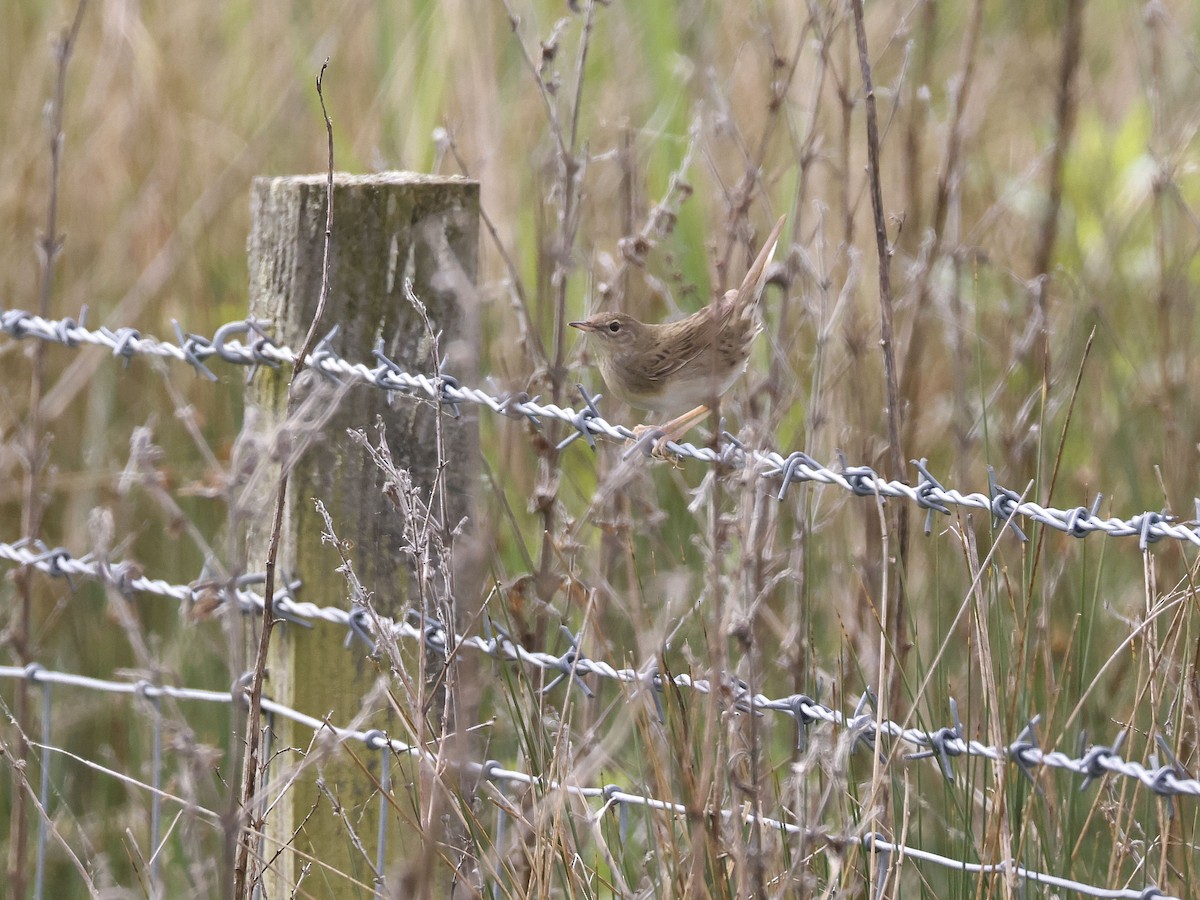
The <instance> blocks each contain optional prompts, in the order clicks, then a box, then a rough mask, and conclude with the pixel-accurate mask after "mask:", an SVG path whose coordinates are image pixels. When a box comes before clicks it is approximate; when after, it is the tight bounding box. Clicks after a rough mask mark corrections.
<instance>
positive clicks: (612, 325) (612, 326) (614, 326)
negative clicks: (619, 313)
mask: <svg viewBox="0 0 1200 900" xmlns="http://www.w3.org/2000/svg"><path fill="white" fill-rule="evenodd" d="M608 330H609V331H611V332H612V333H613V334H616V333H617V332H618V331H620V330H621V323H620V322H615V321H614V322H609V323H608Z"/></svg>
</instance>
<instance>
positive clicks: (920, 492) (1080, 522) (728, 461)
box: [0, 307, 1200, 551]
mask: <svg viewBox="0 0 1200 900" xmlns="http://www.w3.org/2000/svg"><path fill="white" fill-rule="evenodd" d="M86 313H87V310H86V307H85V308H84V310H83V311H82V312H81V313H80V316H79V319H74V318H70V317H68V318H63V319H46V318H43V317H41V316H36V315H33V314H31V313H28V312H25V311H24V310H19V309H10V310H4V309H0V332H3V333H5V334H7V335H9V336H11V337H13V338H16V339H24V338H34V339H37V340H42V341H48V342H51V343H57V344H62V345H63V346H65V347H80V346H83V345H93V346H98V347H104V348H106V349H108V350H110V351H111V352H112V353H113V354H114V355H115V356H119V357H122V358H124V359H125V360H126V361H128V360H129V359H131V358H132V357H134V356H138V355H146V356H154V357H159V358H162V359H171V360H176V361H178V362H184V363H187V364H188V365H190V366H191V367H192V368H193V369H194V370H195V371H196V373H197V374H198V375H200V376H201V377H204V378H206V379H208V380H211V381H216V380H217V376H216V374H215V373H214V372H213V371H212V370H211V369H209V368H208V366H207V365H206V364H205V363H206V361H208V360H212V359H213V358H216V359H220V360H222V361H224V362H226V363H230V364H233V365H240V366H248V367H250V368H251V375H253V372H254V371H255V370H256V369H257V367H259V366H269V367H272V368H274V367H277V366H281V365H292V364H293V363H294V361H295V358H296V353H295V351H294V350H292V349H291V348H289V347H286V346H283V345H280V344H277V343H276V342H275V341H274V340H273V339H272V338H271V336H270V334H269V333H268V332H267V331H266V324H267V323H265V322H259V321H257V320H254V319H244V320H239V321H233V322H227V323H225V324H224V325H222V326H220V327H219V328H218V329H217V330H216V331H215V332H214V333H213V337H212V338H211V339H209V338H206V337H203V336H201V335H196V334H190V333H189V334H185V333H184V331H183V329H182V328H181V327H180V325H179V323H178V322H173V325H174V328H175V334H176V339H177V341H178V343H170V342H168V341H161V340H158V339H157V338H154V337H149V336H145V335H142V334H141V332H139V331H138V330H137V329H134V328H128V327H123V328H117V329H110V328H106V327H104V326H101V327H100V328H95V329H93V328H88V327H87V326H86V324H85V320H86V318H87V316H86ZM337 332H338V327H337V326H334V328H333V330H332V331H330V332H329V334H327V335H326V336H325V337H324V338H322V339H321V340H320V341H319V342H318V343H317V345H316V347H315V348H314V349H313V351H312V353H310V354H309V356H308V358H307V360H306V364H307V365H308V366H309V367H310V368H312V369H314V370H315V371H317V372H319V373H321V374H323V375H325V376H326V377H328V378H331V379H335V380H341V379H351V380H354V381H358V382H361V383H363V384H368V385H372V386H374V387H376V388H379V389H381V390H385V391H387V392H389V393H391V394H402V395H408V396H413V397H421V398H424V399H426V400H430V401H433V402H436V403H440V404H443V405H446V406H448V407H449V408H450V410H451V412H452V413H453V414H454V415H458V413H459V410H458V404H460V403H471V404H475V405H477V406H480V407H484V408H486V409H489V410H491V411H492V412H494V413H498V414H500V415H508V416H514V417H523V418H525V419H527V420H528V421H530V422H531V423H533V424H534V425H535V426H538V427H541V424H542V421H541V420H542V419H547V418H550V419H558V420H559V421H562V422H565V423H567V424H568V425H570V426H571V427H572V428H574V429H575V431H574V433H572V434H570V435H568V436H567V437H566V438H565V439H564V440H563V441H562V442H561V443H560V444H559V447H560V448H562V447H565V446H566V445H567V444H569V443H571V442H572V441H574V440H576V439H578V438H581V437H582V438H584V439H585V440H587V442H588V443H589V444H591V445H592V446H593V447H594V446H595V443H594V439H595V438H596V437H598V436H599V437H606V438H610V439H612V440H616V441H633V442H634V445H633V447H631V448H630V450H629V451H627V452H628V453H634V452H638V451H641V452H644V453H647V454H649V453H650V452H651V450H652V449H653V448H654V446H655V444H656V442H658V441H659V439H660V438H662V437H663V433H662V431H661V430H656V429H648V430H645V431H643V432H641V433H637V432H635V431H634V430H633V429H631V428H629V427H628V426H625V425H619V424H613V423H611V422H609V421H608V420H606V419H604V418H603V417H602V416H601V415H600V411H599V409H598V407H597V406H596V401H598V400H599V399H600V396H596V397H592V396H590V395H589V394H588V393H587V392H586V391H585V390H584V389H583V387H582V386H580V388H579V389H580V393H581V396H582V398H583V401H584V408H583V409H580V410H576V409H572V408H570V407H561V406H557V405H555V404H542V403H540V402H539V398H538V397H530V396H529V395H528V394H527V393H524V392H522V393H514V394H508V395H506V396H496V395H493V394H490V393H488V392H487V391H484V390H481V389H479V388H473V387H467V386H464V385H461V384H460V383H459V382H458V381H457V380H456V379H455V378H453V377H452V376H450V375H447V374H444V373H440V374H435V375H432V376H431V375H425V374H420V373H416V374H414V373H411V372H406V371H404V370H403V369H402V368H401V367H400V366H399V365H398V364H397V363H395V362H393V361H392V360H391V359H389V358H388V357H387V356H386V355H385V354H384V351H383V344H382V341H381V342H380V343H379V344H378V345H377V346H376V348H375V350H374V354H373V355H374V358H375V361H376V364H375V365H373V366H369V365H367V364H365V363H362V362H352V361H350V360H348V359H345V358H343V357H342V356H341V355H339V354H338V353H337V352H336V351H335V350H334V349H333V341H334V339H335V338H336V336H337ZM243 337H244V338H246V341H247V342H246V343H243V342H242V341H241V340H239V338H243ZM666 448H667V449H668V450H670V451H671V452H672V453H675V454H676V455H678V456H680V457H684V458H689V459H694V460H697V461H699V462H702V463H708V464H715V463H720V464H722V465H729V466H734V467H749V468H750V469H751V470H752V471H755V472H756V473H757V474H758V475H759V476H760V477H762V478H766V479H770V480H776V481H778V482H780V486H779V492H778V497H779V499H780V500H782V499H783V498H784V496H785V495H786V492H787V489H788V487H789V486H790V485H792V484H799V483H812V484H823V485H834V486H836V487H840V488H842V489H843V490H846V491H849V492H850V493H853V494H856V495H858V496H878V497H884V498H889V497H890V498H896V499H903V500H908V501H911V502H913V503H916V504H917V505H918V506H920V507H921V508H922V509H924V510H926V512H927V515H926V520H925V533H926V534H929V533H930V532H931V531H932V528H933V514H934V513H935V512H936V513H942V514H945V515H949V514H950V508H951V507H961V508H966V509H977V510H982V511H986V512H987V513H989V514H990V515H991V516H992V517H993V520H994V521H995V522H996V523H997V524H998V525H1000V524H1003V523H1005V522H1007V523H1008V526H1009V528H1011V529H1012V531H1013V533H1014V534H1015V535H1016V536H1017V537H1018V538H1020V539H1021V540H1026V536H1025V533H1024V532H1023V531H1022V530H1021V528H1020V527H1019V526H1018V525H1017V523H1016V521H1012V520H1014V519H1022V520H1024V521H1026V522H1035V523H1039V524H1042V525H1045V526H1047V527H1049V528H1052V529H1054V530H1055V531H1059V532H1062V533H1063V534H1068V535H1070V536H1072V537H1077V538H1084V537H1087V536H1088V535H1089V534H1093V533H1096V532H1100V533H1103V534H1107V535H1109V536H1111V537H1137V539H1138V546H1139V548H1140V549H1141V550H1143V551H1145V550H1146V549H1147V548H1148V547H1149V546H1150V545H1151V544H1153V543H1155V542H1156V541H1159V540H1161V539H1163V538H1173V539H1175V540H1181V541H1187V542H1189V543H1191V544H1193V545H1195V546H1198V547H1200V521H1198V520H1200V500H1198V501H1197V510H1196V517H1195V518H1194V519H1192V520H1189V521H1179V520H1178V519H1177V517H1175V516H1172V515H1168V514H1166V513H1161V512H1152V511H1146V512H1142V513H1138V514H1137V515H1135V516H1131V517H1130V518H1127V519H1121V518H1116V517H1103V516H1101V515H1100V505H1101V503H1102V501H1103V495H1097V496H1096V499H1095V501H1094V502H1093V504H1092V505H1091V507H1087V506H1078V507H1074V508H1072V509H1058V508H1055V507H1047V506H1042V505H1041V504H1038V503H1035V502H1033V501H1031V500H1022V498H1021V495H1020V494H1019V493H1017V492H1016V491H1013V490H1010V489H1009V488H1006V487H1003V486H1002V485H1000V484H999V483H997V481H996V478H995V475H994V473H993V472H992V471H991V470H990V469H989V472H988V481H989V493H987V494H982V493H978V492H968V493H963V492H962V491H959V490H955V489H952V488H946V487H945V486H943V485H942V484H941V482H939V481H938V480H937V479H936V478H935V477H934V476H933V475H932V474H931V473H930V471H929V469H928V467H927V466H926V460H924V459H921V460H912V461H911V462H912V465H913V467H914V468H915V469H916V471H917V473H918V475H919V476H920V479H919V480H918V482H917V483H916V484H915V485H910V484H908V483H906V482H903V481H899V480H893V481H889V480H887V479H886V478H884V477H883V476H881V475H880V474H879V473H877V472H876V471H875V470H874V469H872V468H871V467H870V466H851V465H847V464H846V463H845V461H844V460H841V461H840V465H839V467H838V468H837V469H832V468H829V467H827V466H824V465H822V464H821V463H819V462H817V461H816V460H815V459H813V458H812V457H811V456H809V455H808V454H807V453H804V452H801V451H796V452H793V453H790V454H788V455H786V456H785V455H783V454H782V453H780V452H778V451H775V450H756V449H751V448H748V447H747V446H746V445H745V444H743V443H742V442H741V441H740V440H738V439H737V438H736V437H734V436H733V435H731V434H729V433H728V432H726V433H724V434H723V446H722V447H721V448H720V449H713V448H711V447H697V446H695V445H694V444H691V443H686V442H684V443H680V442H677V441H669V442H667V443H666Z"/></svg>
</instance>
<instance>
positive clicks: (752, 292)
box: [570, 217, 786, 452]
mask: <svg viewBox="0 0 1200 900" xmlns="http://www.w3.org/2000/svg"><path fill="white" fill-rule="evenodd" d="M785 219H786V217H783V218H780V220H779V221H778V222H776V223H775V227H774V228H773V229H772V230H771V234H770V236H769V237H768V238H767V242H766V244H765V245H764V246H763V248H762V251H761V252H760V253H759V254H758V258H757V259H756V260H754V265H752V266H751V267H750V271H748V272H747V273H746V277H745V279H744V280H743V281H742V286H741V287H740V288H738V289H737V290H736V291H733V290H731V291H727V292H726V293H725V296H724V297H721V298H720V299H719V300H717V301H715V302H713V303H710V304H709V305H708V306H706V307H704V309H702V310H700V311H699V312H696V313H693V314H692V315H690V316H688V317H687V318H686V319H680V320H679V321H678V322H668V323H666V324H664V325H650V324H646V323H644V322H639V321H638V320H637V319H635V318H633V316H628V315H625V314H624V313H617V312H608V313H598V314H597V315H594V316H592V317H591V318H589V319H585V320H584V321H582V322H571V323H570V324H571V327H573V328H578V329H579V330H580V331H582V332H583V333H584V334H585V335H587V337H588V338H589V343H590V346H591V348H592V350H593V351H594V353H595V355H596V363H597V365H598V366H599V367H600V374H601V375H603V376H604V382H605V384H607V385H608V387H609V390H611V391H612V392H613V393H614V394H616V395H617V397H619V398H620V399H621V400H624V401H625V402H626V403H628V404H629V405H630V406H636V407H640V408H642V409H648V410H650V411H651V412H654V413H658V414H660V415H664V416H665V415H677V416H678V417H677V418H675V419H673V420H671V421H670V422H668V423H667V424H666V425H663V426H662V431H663V432H664V433H665V436H664V437H663V438H661V439H660V440H659V441H658V446H657V447H656V452H658V451H659V450H661V448H662V447H663V446H664V445H665V444H666V442H667V441H670V440H675V438H677V437H680V436H682V435H683V434H684V433H685V432H686V431H687V430H688V429H690V428H691V427H692V426H693V425H695V424H696V423H697V422H698V421H699V420H700V419H701V418H703V417H704V415H705V414H706V413H707V412H708V411H709V409H710V408H711V407H712V406H713V405H714V404H715V403H716V401H717V399H718V398H719V397H720V396H721V395H722V394H724V393H725V392H726V391H727V390H729V388H730V386H732V384H733V383H734V382H735V381H736V380H737V378H738V376H739V375H741V374H742V372H744V371H745V369H746V363H747V362H748V361H749V359H750V348H751V346H752V345H753V343H754V338H755V337H757V336H758V333H759V332H760V331H761V330H762V323H761V321H760V320H759V315H758V299H759V297H761V296H762V292H763V287H764V286H765V285H766V281H767V278H766V275H767V265H768V264H769V263H770V261H771V257H772V256H774V255H775V246H776V244H778V243H779V235H780V234H781V233H782V231H783V223H784V221H785ZM681 410H690V411H689V412H686V413H683V414H682V415H678V413H679V412H680V411H681Z"/></svg>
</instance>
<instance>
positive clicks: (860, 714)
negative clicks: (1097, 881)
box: [0, 541, 1200, 797]
mask: <svg viewBox="0 0 1200 900" xmlns="http://www.w3.org/2000/svg"><path fill="white" fill-rule="evenodd" d="M0 559H4V560H8V561H10V562H14V563H17V564H19V565H26V566H32V567H33V568H36V569H38V570H39V571H42V572H44V573H46V574H48V575H53V576H57V577H62V578H67V579H70V577H71V576H78V577H83V578H89V579H96V580H99V581H101V582H104V583H105V584H108V585H110V586H112V587H114V588H116V589H118V590H121V591H124V592H126V593H128V592H129V591H145V592H149V593H154V594H158V595H161V596H166V597H171V598H174V599H176V600H179V601H180V602H181V603H183V604H184V605H185V606H186V605H188V604H191V603H194V602H195V601H196V599H197V596H198V594H201V595H203V594H207V593H210V592H212V593H216V594H217V595H218V596H220V597H225V598H231V599H232V602H234V603H236V604H237V607H238V609H240V610H241V611H243V612H261V611H262V606H263V599H262V595H261V594H257V593H255V592H254V591H251V590H247V589H246V587H245V585H246V584H253V583H257V582H261V581H262V576H261V575H247V576H243V577H241V578H238V579H234V581H233V583H232V584H220V583H217V582H213V581H206V582H199V583H198V584H200V587H199V588H197V587H196V584H193V585H177V584H170V583H169V582H166V581H162V580H160V579H154V578H146V577H145V576H143V575H140V574H139V575H134V574H133V573H134V572H136V571H138V569H137V567H136V566H135V565H134V564H132V563H128V562H123V563H100V562H97V561H95V560H92V559H90V558H89V557H88V556H85V557H82V558H79V559H76V558H75V557H73V556H72V555H71V554H70V553H69V552H68V551H67V550H65V549H63V548H61V547H58V548H54V549H46V548H45V547H43V546H42V545H40V543H38V542H30V541H18V542H17V543H16V544H8V543H4V542H0ZM299 587H300V585H299V582H296V581H290V582H287V583H286V584H285V585H284V587H282V588H281V589H280V590H279V591H278V592H276V594H275V602H274V607H273V608H274V609H275V611H276V612H277V613H278V614H279V615H280V617H281V618H283V619H285V620H287V621H292V622H295V623H298V624H302V625H309V624H311V622H310V620H318V621H323V622H330V623H333V624H337V625H341V626H343V627H344V628H346V629H347V639H348V640H349V639H351V638H353V637H357V638H359V639H361V640H362V641H364V642H366V643H367V644H368V645H369V646H371V648H372V652H374V651H375V650H377V648H378V642H379V635H380V634H383V635H385V636H387V637H391V638H394V639H397V640H399V639H404V640H420V641H423V642H424V643H425V646H426V648H427V649H428V650H429V651H430V652H433V653H436V654H439V655H442V656H445V655H446V654H447V652H448V648H450V647H453V648H454V649H455V651H457V650H458V649H459V648H466V649H470V650H474V651H477V652H480V653H483V654H484V655H486V656H489V657H491V658H493V659H496V660H499V661H502V662H505V661H507V662H519V663H521V664H523V665H527V666H532V667H533V668H536V669H541V670H543V671H546V672H552V673H555V678H554V679H553V680H552V681H550V682H549V683H548V684H547V685H546V686H545V687H544V688H543V690H547V691H548V690H550V689H552V688H553V687H555V686H556V685H558V684H559V683H560V682H564V681H569V682H571V683H575V684H579V685H581V686H582V687H583V688H584V690H587V687H586V685H584V684H583V682H582V681H581V680H580V679H581V677H582V676H584V675H595V676H597V677H599V678H605V679H609V680H612V681H617V682H621V683H624V684H642V685H645V686H646V687H647V688H648V689H649V690H650V691H652V692H653V693H654V694H658V693H661V692H662V691H663V689H664V687H665V686H666V684H667V679H665V678H664V677H663V676H662V675H661V674H659V673H658V672H657V671H656V670H655V669H654V668H646V669H642V670H639V669H632V668H617V667H615V666H613V665H611V664H610V663H608V662H605V661H603V660H595V659H590V658H588V657H586V656H583V655H582V654H580V653H579V652H578V649H577V647H576V646H575V645H574V643H573V642H572V646H571V649H570V650H568V651H567V652H566V653H563V654H559V655H555V654H553V653H547V652H544V651H533V650H528V649H526V648H525V647H522V646H521V645H520V644H518V643H516V642H515V641H513V640H512V639H511V638H510V637H509V636H508V634H507V633H506V632H505V631H504V629H503V628H501V627H499V626H498V625H496V624H495V623H491V622H489V623H488V625H489V630H490V631H492V632H494V634H492V635H491V636H484V635H460V634H453V635H451V634H450V632H448V631H447V630H446V629H445V628H443V627H442V626H441V625H440V624H438V623H436V622H430V621H429V620H428V619H426V620H425V622H426V624H425V625H424V626H423V627H422V625H421V620H422V617H421V615H420V614H419V613H418V612H417V611H416V610H409V611H408V613H407V614H406V615H404V616H403V617H402V618H401V619H399V620H392V619H387V618H384V617H380V616H376V615H374V612H373V611H372V610H368V609H367V608H366V607H364V606H358V607H356V608H354V609H353V610H344V609H338V608H336V607H328V606H318V605H317V604H315V603H309V602H300V601H297V600H296V599H295V596H294V591H295V590H297V589H299ZM670 683H672V684H674V685H675V686H677V687H681V688H686V689H690V690H694V691H697V692H699V693H701V694H708V693H712V692H713V691H714V690H716V691H720V692H722V693H724V694H727V695H729V696H731V697H732V703H733V707H734V708H735V709H737V710H739V711H742V712H751V713H760V712H766V711H769V712H775V713H781V714H783V715H787V716H789V717H791V718H792V719H793V720H794V721H795V722H796V723H797V725H798V732H797V733H798V740H799V746H800V749H803V748H804V745H805V741H806V739H807V734H808V730H809V729H810V728H811V727H812V726H813V725H815V724H817V723H820V722H824V723H826V724H829V725H832V726H834V727H837V728H844V729H847V730H848V731H849V733H851V734H852V735H854V736H855V740H856V741H861V742H864V743H867V744H869V743H870V742H871V741H874V740H877V739H878V738H880V737H885V738H890V739H892V740H893V741H898V742H901V743H904V744H908V745H909V746H912V747H914V748H916V749H915V752H913V753H911V754H909V758H910V759H922V758H933V759H934V760H935V761H936V763H937V764H938V766H939V767H940V768H941V770H942V774H943V775H944V776H945V777H946V779H947V780H950V781H953V779H954V771H953V768H952V761H953V760H954V759H955V758H958V757H961V756H968V757H981V758H984V759H989V760H991V761H992V762H996V763H1007V762H1012V763H1015V764H1016V765H1017V766H1018V768H1019V769H1020V770H1021V771H1022V772H1023V773H1024V774H1025V775H1026V776H1028V777H1029V778H1030V780H1032V779H1033V773H1034V770H1036V769H1037V768H1039V767H1045V768H1050V769H1057V770H1061V771H1064V772H1069V773H1071V774H1073V775H1075V776H1078V777H1080V778H1082V779H1083V784H1082V786H1081V788H1087V787H1088V786H1089V785H1090V784H1091V783H1092V782H1093V781H1094V780H1096V779H1099V778H1103V777H1104V776H1105V775H1108V774H1113V775H1120V776H1123V777H1126V778H1132V779H1134V780H1136V781H1138V782H1139V783H1140V784H1142V785H1143V786H1144V787H1146V788H1147V789H1149V790H1150V791H1152V792H1153V793H1155V794H1157V795H1158V796H1160V797H1173V796H1191V797H1200V780H1197V779H1195V778H1192V777H1190V776H1189V775H1188V773H1187V772H1186V770H1184V769H1183V767H1182V765H1181V764H1180V763H1179V762H1178V761H1177V760H1176V759H1175V758H1174V757H1173V756H1171V755H1170V754H1169V753H1167V752H1164V756H1165V757H1166V758H1167V760H1168V762H1166V763H1164V764H1162V765H1155V766H1149V767H1148V766H1145V765H1143V764H1142V763H1139V762H1135V761H1133V760H1126V759H1123V758H1122V757H1121V755H1120V753H1119V750H1120V746H1121V743H1122V742H1123V740H1124V735H1125V733H1124V732H1121V733H1119V734H1118V737H1117V740H1116V742H1115V743H1114V744H1113V745H1111V746H1106V745H1093V746H1091V747H1090V748H1088V749H1087V750H1086V752H1083V753H1082V755H1080V756H1071V755H1070V754H1068V753H1064V752H1062V751H1060V750H1053V749H1050V750H1044V749H1042V748H1041V747H1040V746H1039V745H1038V742H1037V737H1036V726H1037V723H1038V718H1037V717H1035V718H1033V719H1032V720H1031V721H1030V722H1029V723H1028V724H1027V725H1026V726H1025V728H1024V729H1023V730H1022V731H1021V733H1020V734H1019V735H1018V736H1017V739H1016V740H1014V741H1012V742H1011V743H1010V744H1008V745H1007V746H993V745H990V744H985V743H982V742H981V741H976V740H968V739H966V738H965V737H964V736H963V735H964V733H965V729H964V728H963V725H962V723H961V722H960V721H958V712H957V705H956V704H955V702H954V701H953V700H951V701H950V707H951V712H952V717H953V719H954V725H953V726H946V727H942V728H938V729H935V730H932V731H929V730H924V729H920V728H912V727H905V726H903V725H901V724H899V723H897V722H893V721H890V720H887V719H885V720H883V721H880V722H876V720H875V717H874V715H873V714H872V713H871V712H870V711H869V710H868V706H869V703H870V697H869V696H868V695H865V694H864V695H863V697H862V698H861V699H860V701H859V703H858V707H857V708H856V709H855V711H854V713H853V714H850V715H847V714H845V713H844V712H842V711H840V710H836V709H833V708H831V707H829V706H826V705H825V704H823V703H820V702H818V701H817V700H816V699H814V698H813V697H811V696H809V695H807V694H791V695H790V696H787V697H778V698H772V697H768V696H766V695H765V694H762V693H754V692H752V691H751V690H750V689H749V687H748V685H746V683H745V682H743V681H740V680H738V679H735V678H728V677H723V678H721V679H719V680H717V681H716V683H715V684H714V682H713V680H711V679H708V678H693V677H692V676H691V675H689V674H687V673H682V674H679V675H675V676H673V677H671V678H670ZM193 699H196V698H193ZM314 721H315V720H314ZM1164 751H1165V748H1164Z"/></svg>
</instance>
